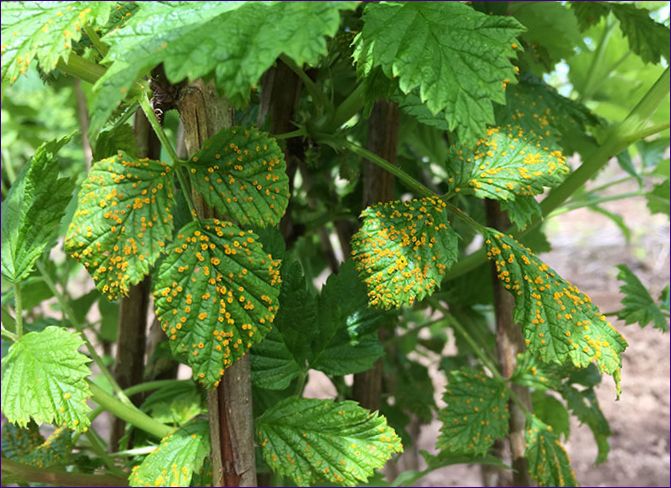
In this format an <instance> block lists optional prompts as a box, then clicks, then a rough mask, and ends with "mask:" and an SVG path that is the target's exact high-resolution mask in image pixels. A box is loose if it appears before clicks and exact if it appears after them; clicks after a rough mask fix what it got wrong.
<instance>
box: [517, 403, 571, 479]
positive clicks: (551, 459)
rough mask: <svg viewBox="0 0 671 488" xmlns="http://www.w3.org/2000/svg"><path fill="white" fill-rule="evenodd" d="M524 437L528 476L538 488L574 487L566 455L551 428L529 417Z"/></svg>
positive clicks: (569, 463)
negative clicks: (545, 487) (536, 483)
mask: <svg viewBox="0 0 671 488" xmlns="http://www.w3.org/2000/svg"><path fill="white" fill-rule="evenodd" d="M525 437H526V442H527V447H526V451H525V454H526V457H527V459H528V460H529V474H530V475H531V476H532V477H533V479H534V480H536V481H537V482H538V484H539V486H576V480H575V473H574V472H573V469H572V468H571V462H570V461H569V458H568V454H566V450H565V449H564V446H562V445H561V442H559V436H558V435H557V434H555V433H554V432H552V428H551V427H549V426H548V425H546V424H544V423H543V422H541V421H540V420H539V419H538V418H536V417H534V416H531V417H530V418H529V419H527V431H526V436H525Z"/></svg>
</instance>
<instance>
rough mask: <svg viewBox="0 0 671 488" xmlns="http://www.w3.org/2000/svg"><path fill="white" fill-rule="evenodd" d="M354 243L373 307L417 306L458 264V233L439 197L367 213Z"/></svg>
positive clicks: (388, 205) (381, 206)
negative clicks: (453, 227) (417, 301)
mask: <svg viewBox="0 0 671 488" xmlns="http://www.w3.org/2000/svg"><path fill="white" fill-rule="evenodd" d="M361 217H362V218H363V223H362V225H361V229H360V230H359V231H358V232H357V233H356V234H355V235H354V237H353V238H352V256H353V258H354V262H355V265H356V269H357V271H358V272H359V275H360V276H361V279H362V280H363V281H364V283H365V284H366V287H367V289H368V298H369V302H370V304H371V305H372V306H376V307H382V308H385V309H389V308H398V307H400V306H401V305H407V304H410V305H411V304H413V303H414V302H415V301H416V300H422V299H423V298H424V297H426V296H428V295H431V294H432V293H433V292H434V290H435V288H436V287H437V286H439V285H440V282H441V281H442V277H443V275H444V274H445V272H446V271H447V270H448V269H449V268H450V266H452V264H454V262H455V261H456V259H457V252H458V250H457V234H456V233H455V232H454V230H452V227H450V224H449V222H448V221H447V215H446V212H445V203H444V202H443V201H442V200H440V199H439V198H437V197H426V198H421V199H415V200H410V201H408V202H401V201H393V202H387V203H381V204H377V205H373V206H372V207H368V208H367V209H365V210H364V211H363V212H362V214H361Z"/></svg>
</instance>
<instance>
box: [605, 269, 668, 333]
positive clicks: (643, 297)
mask: <svg viewBox="0 0 671 488" xmlns="http://www.w3.org/2000/svg"><path fill="white" fill-rule="evenodd" d="M617 269H619V270H620V271H619V272H618V273H617V279H618V280H620V281H621V282H622V285H621V286H620V292H622V294H623V295H624V298H622V306H623V308H622V310H620V311H618V312H617V318H618V319H620V320H624V323H625V324H635V323H638V325H640V326H641V327H645V326H646V325H649V324H652V326H653V327H654V328H655V329H659V330H661V331H662V332H666V331H668V330H669V318H668V317H667V316H665V315H664V313H663V312H662V310H661V307H660V305H658V304H657V303H655V300H654V299H653V298H652V297H651V296H650V293H648V290H647V289H646V288H645V286H643V283H641V280H639V279H638V277H637V276H636V275H635V274H634V273H633V272H632V271H631V270H630V269H629V268H628V267H627V266H626V265H624V264H620V265H618V266H617Z"/></svg>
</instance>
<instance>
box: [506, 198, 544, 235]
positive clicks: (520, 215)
mask: <svg viewBox="0 0 671 488" xmlns="http://www.w3.org/2000/svg"><path fill="white" fill-rule="evenodd" d="M501 210H503V211H504V212H506V213H507V214H508V218H509V219H510V222H511V223H512V224H513V225H514V226H515V227H516V228H517V229H518V230H524V229H525V228H526V227H527V225H529V224H530V223H531V222H533V221H534V220H535V219H539V220H540V219H541V218H542V217H543V211H542V210H541V206H540V204H539V203H538V202H537V201H536V199H535V198H534V197H532V196H528V197H521V196H518V197H516V198H515V199H514V200H503V201H502V202H501Z"/></svg>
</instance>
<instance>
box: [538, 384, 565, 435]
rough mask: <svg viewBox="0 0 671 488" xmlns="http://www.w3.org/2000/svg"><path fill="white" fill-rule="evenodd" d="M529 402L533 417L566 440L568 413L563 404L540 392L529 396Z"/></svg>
mask: <svg viewBox="0 0 671 488" xmlns="http://www.w3.org/2000/svg"><path fill="white" fill-rule="evenodd" d="M531 401H532V406H533V412H534V415H535V416H536V417H538V418H539V420H541V421H543V422H544V423H546V424H547V425H549V426H550V427H552V432H554V433H555V434H557V435H558V436H561V435H563V436H564V439H568V436H569V432H570V423H569V415H568V411H567V410H566V407H564V404H563V403H562V402H560V401H559V400H557V399H556V398H555V397H553V396H551V395H548V394H547V393H543V392H542V391H535V392H534V393H533V395H532V396H531Z"/></svg>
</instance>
